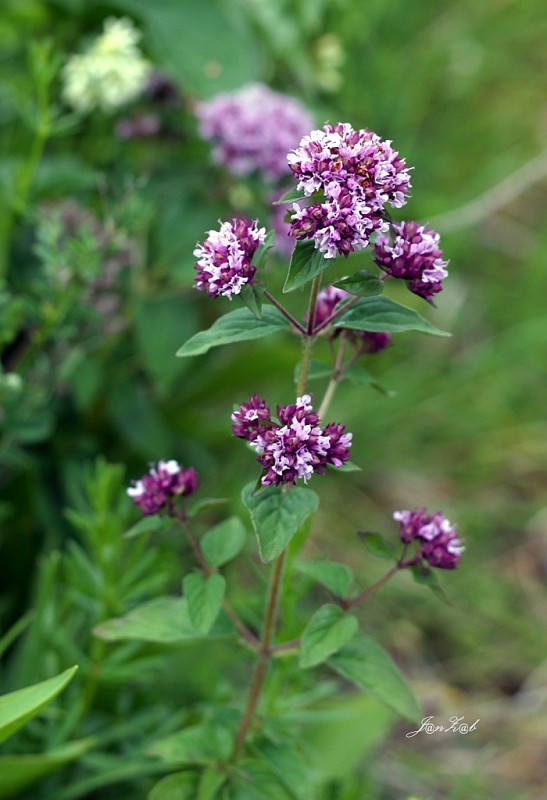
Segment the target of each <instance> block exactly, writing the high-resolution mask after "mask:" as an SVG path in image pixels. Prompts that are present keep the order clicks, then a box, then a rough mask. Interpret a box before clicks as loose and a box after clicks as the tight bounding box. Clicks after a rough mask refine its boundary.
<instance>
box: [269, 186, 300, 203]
mask: <svg viewBox="0 0 547 800" xmlns="http://www.w3.org/2000/svg"><path fill="white" fill-rule="evenodd" d="M307 197H308V196H307V195H306V194H304V192H303V191H302V189H297V188H296V187H293V188H292V189H289V191H288V192H285V194H284V195H282V196H281V197H280V198H279V200H275V202H274V203H272V205H274V206H283V205H285V204H287V203H297V202H298V201H299V200H307Z"/></svg>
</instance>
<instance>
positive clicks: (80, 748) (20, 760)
mask: <svg viewBox="0 0 547 800" xmlns="http://www.w3.org/2000/svg"><path fill="white" fill-rule="evenodd" d="M92 745H93V741H92V740H91V739H84V740H81V741H78V742H70V743H69V744H66V745H64V746H63V747H58V748H56V749H55V750H50V751H49V752H47V753H38V754H32V755H6V756H0V775H1V776H2V780H1V781H0V800H4V798H8V797H13V796H14V795H15V794H18V793H19V792H21V791H22V790H23V789H26V788H27V786H31V785H32V784H33V783H36V782H37V781H40V780H42V778H45V776H46V775H49V774H50V773H51V772H55V770H57V769H59V767H62V766H63V765H64V764H69V763H70V762H71V761H75V760H76V759H77V758H80V756H82V755H83V754H84V753H85V752H86V751H87V750H89V748H90V747H91V746H92Z"/></svg>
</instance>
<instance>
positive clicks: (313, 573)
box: [293, 561, 353, 597]
mask: <svg viewBox="0 0 547 800" xmlns="http://www.w3.org/2000/svg"><path fill="white" fill-rule="evenodd" d="M293 566H294V568H295V569H296V570H297V571H298V572H301V573H302V574H303V575H307V576H308V578H312V579H313V580H314V581H317V582H318V583H320V584H322V585H323V586H326V588H327V589H329V590H330V591H331V592H333V593H334V594H336V595H338V597H345V595H346V594H347V593H348V592H349V590H350V588H351V585H352V583H353V575H352V572H351V570H350V568H349V567H346V565H345V564H339V563H337V562H336V561H295V562H294V563H293Z"/></svg>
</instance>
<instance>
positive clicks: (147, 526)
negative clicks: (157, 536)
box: [124, 514, 173, 539]
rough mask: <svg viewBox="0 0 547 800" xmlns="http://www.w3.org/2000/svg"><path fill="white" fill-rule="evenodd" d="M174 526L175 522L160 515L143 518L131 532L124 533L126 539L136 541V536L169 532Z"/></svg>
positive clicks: (133, 526) (131, 528)
mask: <svg viewBox="0 0 547 800" xmlns="http://www.w3.org/2000/svg"><path fill="white" fill-rule="evenodd" d="M172 526H173V521H172V520H171V519H169V518H168V517H160V516H159V515H158V514H154V515H151V516H147V517H143V518H142V519H140V520H139V521H138V522H136V523H135V524H134V525H132V526H131V527H130V528H129V530H127V531H126V532H125V533H124V537H125V538H126V539H134V538H135V537H136V536H142V535H143V534H145V533H159V532H163V531H167V530H169V528H171V527H172Z"/></svg>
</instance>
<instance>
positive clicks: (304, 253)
mask: <svg viewBox="0 0 547 800" xmlns="http://www.w3.org/2000/svg"><path fill="white" fill-rule="evenodd" d="M333 264H334V259H333V258H325V257H324V256H323V253H321V252H319V250H317V249H316V247H315V243H314V242H310V241H300V242H297V243H296V247H295V248H294V252H293V254H292V259H291V265H290V267H289V272H288V274H287V279H286V281H285V285H284V286H283V293H284V294H286V293H287V292H292V291H294V289H298V287H299V286H304V284H305V283H308V281H311V280H312V278H315V277H316V275H320V274H321V272H323V270H325V269H326V268H327V267H329V266H332V265H333Z"/></svg>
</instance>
